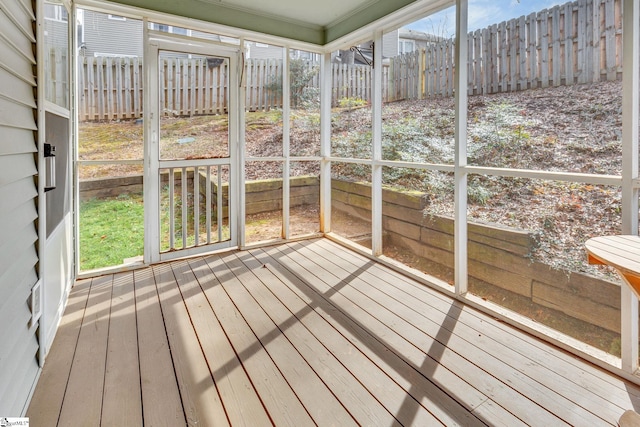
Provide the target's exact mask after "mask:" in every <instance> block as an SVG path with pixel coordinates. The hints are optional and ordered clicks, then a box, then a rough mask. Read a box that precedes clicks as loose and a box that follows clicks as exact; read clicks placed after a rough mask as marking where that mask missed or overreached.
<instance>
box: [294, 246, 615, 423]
mask: <svg viewBox="0 0 640 427" xmlns="http://www.w3.org/2000/svg"><path fill="white" fill-rule="evenodd" d="M301 253H304V251H301ZM311 253H313V254H315V255H316V256H311V255H310V257H311V258H313V259H315V260H317V259H320V258H322V259H325V260H327V259H328V258H329V257H330V256H331V258H333V257H334V256H332V255H331V254H332V252H329V251H328V250H327V249H324V248H321V247H320V245H314V247H313V250H312V251H311ZM341 255H344V256H340V257H338V259H337V260H336V261H335V265H336V267H341V268H346V269H347V270H348V268H349V267H348V266H346V267H345V263H346V262H348V261H346V259H347V258H348V254H346V253H343V254H341ZM337 270H338V268H334V269H333V271H334V272H336V271H337ZM347 270H343V271H344V272H346V271H347ZM361 278H362V279H363V282H362V283H360V285H361V286H360V289H361V291H362V292H367V293H368V294H369V296H370V297H371V298H372V299H373V300H375V301H378V302H380V304H381V305H383V306H385V307H388V308H389V309H390V310H391V311H393V312H395V313H400V314H401V317H402V318H403V319H404V320H405V321H407V322H408V323H409V324H410V325H416V328H417V329H419V330H420V331H422V332H424V333H426V334H428V336H429V337H430V338H428V339H427V340H426V342H429V341H430V340H431V339H433V340H435V343H439V345H441V346H445V345H446V347H443V348H441V351H442V356H443V357H442V358H441V359H440V360H439V363H440V364H442V365H443V366H448V367H449V368H450V369H451V370H452V371H456V372H457V373H458V374H460V375H461V376H462V377H463V378H466V379H467V381H472V380H476V381H477V380H478V379H480V380H483V381H484V382H485V383H484V384H482V383H474V384H473V385H474V387H476V388H477V389H479V390H494V392H493V395H490V397H491V398H492V399H494V400H495V399H497V400H498V402H502V403H501V404H502V405H503V406H504V405H506V404H507V403H508V402H511V403H509V405H508V406H510V408H511V410H512V411H513V408H514V407H515V406H516V403H517V402H519V401H522V399H523V398H525V399H530V400H532V401H533V402H535V403H537V404H538V405H539V406H540V408H541V409H544V410H554V409H555V410H556V411H555V412H557V413H564V412H565V411H566V408H567V407H575V404H576V403H579V401H580V400H582V401H583V403H585V405H584V406H585V407H587V408H591V409H592V410H595V411H596V412H595V413H591V414H589V413H586V412H585V411H582V410H578V411H576V414H575V416H571V417H569V419H565V420H564V421H565V422H567V423H569V424H573V425H575V424H582V425H584V424H589V425H591V424H593V423H594V422H598V416H597V415H596V414H601V411H604V410H607V409H608V408H605V407H598V406H597V404H598V403H601V401H597V402H595V401H587V398H588V395H584V394H579V393H575V388H571V387H570V386H565V384H566V382H564V381H561V380H556V381H555V382H553V384H551V386H550V387H546V386H545V385H544V384H540V383H539V382H538V381H536V378H537V377H541V378H548V380H547V382H549V380H551V381H553V380H554V379H555V376H554V375H550V372H549V371H548V370H546V368H544V367H543V366H540V365H536V366H532V365H531V364H529V363H527V362H528V360H523V358H522V357H518V356H519V355H518V354H517V353H515V354H514V352H513V351H512V350H511V349H510V348H508V347H502V348H500V349H499V351H498V352H493V354H492V353H489V352H487V351H485V350H484V349H483V348H482V347H481V346H480V345H479V344H478V341H481V340H483V339H484V338H483V335H484V327H483V325H482V324H479V323H477V322H475V321H473V319H461V318H460V316H456V315H452V313H450V309H449V310H448V311H447V312H443V313H442V314H443V315H444V316H443V317H442V318H440V319H433V320H432V319H430V318H429V317H427V316H425V315H423V314H422V313H425V312H427V311H429V312H430V310H432V309H433V308H434V307H432V306H429V305H426V304H424V303H422V302H420V301H418V300H416V299H414V298H413V297H412V295H411V294H410V293H403V292H401V290H400V289H398V288H396V287H395V286H393V284H392V283H389V282H385V281H384V278H382V277H380V275H374V274H371V273H370V272H365V273H363V274H362V275H361ZM351 283H352V284H354V285H356V284H358V283H357V281H353V282H351ZM449 307H451V305H449ZM468 322H473V323H471V324H469V323H468ZM401 330H402V331H411V328H410V327H402V328H401ZM442 330H446V331H447V332H446V334H447V342H444V341H442V340H440V339H439V338H438V334H441V333H442ZM411 341H412V342H421V341H424V339H422V338H421V337H420V336H418V335H415V334H414V338H411ZM449 350H452V352H450V351H449ZM474 361H481V362H482V363H481V366H478V365H477V362H474ZM520 362H521V363H520ZM469 363H471V364H472V365H473V366H467V365H468V364H469ZM520 366H522V367H524V369H519V370H516V369H514V368H518V367H520ZM474 367H475V369H476V370H477V369H481V370H483V371H485V372H486V373H488V374H490V375H478V372H474ZM465 368H467V369H468V370H467V372H466V373H465ZM537 368H541V369H537ZM525 369H526V371H525ZM491 378H492V379H491ZM503 384H504V385H507V386H508V387H503V386H502V385H503ZM509 388H511V389H513V390H512V391H510V390H508V389H509ZM514 391H515V392H516V393H517V394H514V393H513V392H514ZM562 391H564V392H565V393H566V394H567V395H568V397H567V396H565V395H563V394H561V393H560V392H562ZM496 392H497V393H496ZM571 398H573V400H571ZM593 405H596V406H595V407H593ZM530 406H531V405H529V404H528V402H526V400H524V402H523V405H522V411H523V413H522V414H521V416H522V417H523V421H525V422H527V423H532V422H535V421H536V420H537V418H536V417H537V416H538V415H536V411H533V410H532V409H531V407H530ZM538 412H539V411H538ZM548 421H549V422H552V421H554V420H553V419H551V420H548ZM538 422H539V421H538ZM557 423H558V420H556V421H555V422H553V424H557Z"/></svg>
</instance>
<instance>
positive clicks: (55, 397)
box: [27, 279, 91, 425]
mask: <svg viewBox="0 0 640 427" xmlns="http://www.w3.org/2000/svg"><path fill="white" fill-rule="evenodd" d="M90 289H91V279H84V280H79V281H78V282H77V283H76V284H75V286H74V287H73V289H72V290H71V292H69V300H68V301H67V307H66V309H65V313H64V315H63V316H62V319H61V320H60V326H59V329H58V333H57V334H56V337H55V340H54V341H53V344H52V345H51V349H50V350H49V356H48V358H47V363H49V364H50V365H51V366H56V369H45V370H43V372H42V375H41V376H40V380H39V381H38V387H36V390H35V392H34V395H33V398H32V400H31V408H30V409H33V408H37V409H38V410H37V411H33V410H29V411H27V416H28V417H29V420H30V421H31V423H33V425H54V424H55V423H57V422H58V418H59V417H60V410H61V409H62V403H63V401H64V395H65V391H66V388H67V387H66V386H67V381H68V379H69V372H71V363H72V361H73V355H74V354H75V351H76V347H77V344H78V336H79V335H80V328H81V326H82V319H83V317H84V312H85V309H86V307H87V301H88V298H89V290H90Z"/></svg>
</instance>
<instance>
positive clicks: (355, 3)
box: [204, 0, 379, 27]
mask: <svg viewBox="0 0 640 427" xmlns="http://www.w3.org/2000/svg"><path fill="white" fill-rule="evenodd" d="M204 1H206V2H208V3H214V4H221V5H224V6H227V7H230V8H234V9H237V10H239V11H243V12H249V13H252V14H256V15H263V16H273V17H278V18H280V19H282V20H285V21H292V22H296V23H299V24H303V25H311V26H315V27H329V26H331V25H333V24H334V23H336V22H339V21H341V20H344V19H347V18H349V17H351V16H353V15H354V14H357V13H358V12H360V11H362V10H364V9H365V8H367V6H371V5H373V4H374V3H377V2H378V1H379V0H278V1H273V0H263V1H256V0H204Z"/></svg>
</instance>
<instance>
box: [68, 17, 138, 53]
mask: <svg viewBox="0 0 640 427" xmlns="http://www.w3.org/2000/svg"><path fill="white" fill-rule="evenodd" d="M82 15H83V16H82V21H81V26H80V30H79V31H78V32H79V35H80V40H79V44H80V47H81V53H84V55H85V56H114V55H118V56H142V50H143V48H142V43H139V42H137V41H141V40H142V22H141V21H139V20H137V19H129V18H126V17H124V16H119V15H108V14H105V13H99V12H94V11H91V10H84V11H83V13H82Z"/></svg>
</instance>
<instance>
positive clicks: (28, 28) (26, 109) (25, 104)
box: [0, 0, 38, 416]
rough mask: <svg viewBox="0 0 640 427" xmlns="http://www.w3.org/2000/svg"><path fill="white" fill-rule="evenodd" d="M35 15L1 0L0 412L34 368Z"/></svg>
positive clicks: (8, 411)
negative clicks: (32, 314)
mask: <svg viewBox="0 0 640 427" xmlns="http://www.w3.org/2000/svg"><path fill="white" fill-rule="evenodd" d="M34 20H35V15H34V11H33V5H32V3H31V1H29V0H0V415H1V416H20V415H21V414H23V413H24V411H25V409H26V408H25V405H26V403H27V400H28V398H29V394H30V390H31V388H32V386H33V384H34V381H35V379H36V377H37V375H38V360H37V354H38V341H37V338H36V329H37V328H31V329H30V328H29V320H30V317H31V312H30V309H29V303H28V301H29V296H30V293H31V288H32V287H33V285H34V284H35V283H36V282H37V280H38V277H37V270H36V265H37V263H38V254H37V251H36V245H37V242H38V233H37V227H36V221H37V219H38V213H37V209H36V205H37V197H38V193H37V180H36V175H37V167H36V162H37V148H36V136H35V133H34V131H35V130H36V121H35V108H36V104H35V100H34V98H35V96H34V88H35V86H36V81H35V77H34V73H35V64H36V60H35V55H34V46H35V37H34V33H33V28H34V26H33V23H34Z"/></svg>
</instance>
